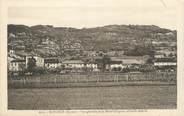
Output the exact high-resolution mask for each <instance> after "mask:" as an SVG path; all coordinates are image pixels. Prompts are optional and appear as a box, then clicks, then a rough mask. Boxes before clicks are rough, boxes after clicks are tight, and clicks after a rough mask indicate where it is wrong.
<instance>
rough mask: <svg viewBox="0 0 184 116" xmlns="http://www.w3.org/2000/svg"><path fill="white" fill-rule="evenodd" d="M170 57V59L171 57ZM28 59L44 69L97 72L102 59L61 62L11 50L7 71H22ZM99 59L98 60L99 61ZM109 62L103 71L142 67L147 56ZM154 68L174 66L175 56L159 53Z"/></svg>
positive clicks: (116, 59) (122, 58)
mask: <svg viewBox="0 0 184 116" xmlns="http://www.w3.org/2000/svg"><path fill="white" fill-rule="evenodd" d="M171 56H172V57H171ZM30 58H34V59H35V61H36V66H38V67H44V68H46V69H55V68H58V67H61V66H63V67H64V68H66V69H83V68H89V69H91V70H92V71H99V70H100V69H101V68H100V67H101V65H102V62H103V61H102V60H103V59H102V57H101V58H99V57H97V58H94V59H93V60H91V61H83V60H61V59H60V58H56V57H55V58H54V57H53V58H48V57H47V58H44V57H41V56H39V55H34V54H31V53H29V54H27V53H19V52H16V53H15V51H13V50H11V51H9V54H8V70H9V71H12V72H14V71H15V72H16V71H23V70H25V69H26V68H27V64H28V61H29V59H30ZM99 59H100V60H99ZM110 59H111V60H110V62H108V63H107V64H105V69H108V70H112V69H114V68H121V69H123V68H127V67H129V66H132V65H144V64H146V63H147V60H148V59H149V56H139V57H134V56H123V57H110ZM153 65H154V66H176V65H177V61H176V57H175V55H174V54H173V55H170V54H169V56H168V55H163V54H160V53H157V54H155V58H154V62H153Z"/></svg>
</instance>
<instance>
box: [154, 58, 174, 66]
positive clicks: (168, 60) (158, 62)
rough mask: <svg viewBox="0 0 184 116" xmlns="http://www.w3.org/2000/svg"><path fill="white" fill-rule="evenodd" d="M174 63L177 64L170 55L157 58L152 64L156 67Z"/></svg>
mask: <svg viewBox="0 0 184 116" xmlns="http://www.w3.org/2000/svg"><path fill="white" fill-rule="evenodd" d="M176 65H177V60H176V58H170V57H165V58H157V59H155V61H154V66H156V67H165V66H176Z"/></svg>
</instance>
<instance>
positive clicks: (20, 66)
mask: <svg viewBox="0 0 184 116" xmlns="http://www.w3.org/2000/svg"><path fill="white" fill-rule="evenodd" d="M8 69H9V71H12V72H20V71H24V70H25V69H26V61H25V60H21V59H15V60H12V61H10V63H9V66H8Z"/></svg>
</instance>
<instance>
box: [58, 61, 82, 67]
mask: <svg viewBox="0 0 184 116" xmlns="http://www.w3.org/2000/svg"><path fill="white" fill-rule="evenodd" d="M62 64H63V65H64V67H65V68H70V69H72V68H79V69H80V68H84V67H85V63H84V62H83V61H82V60H65V61H63V62H62Z"/></svg>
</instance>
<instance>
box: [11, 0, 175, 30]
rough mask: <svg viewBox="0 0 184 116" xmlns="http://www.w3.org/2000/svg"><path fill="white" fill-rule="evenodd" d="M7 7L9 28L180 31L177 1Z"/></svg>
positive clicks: (24, 1) (86, 0)
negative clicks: (129, 27)
mask: <svg viewBox="0 0 184 116" xmlns="http://www.w3.org/2000/svg"><path fill="white" fill-rule="evenodd" d="M43 3H44V4H43ZM8 5H9V6H8V23H9V24H24V25H28V26H32V25H38V24H41V25H53V26H56V27H75V28H89V27H98V26H104V25H112V24H118V25H121V24H126V25H129V24H133V25H157V26H160V27H163V28H168V29H176V28H177V0H68V1H67V0H60V1H58V0H52V2H51V1H46V2H44V1H43V0H37V1H32V2H31V1H29V0H16V2H15V0H11V2H9V3H8Z"/></svg>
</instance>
